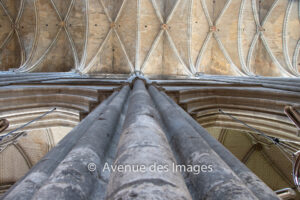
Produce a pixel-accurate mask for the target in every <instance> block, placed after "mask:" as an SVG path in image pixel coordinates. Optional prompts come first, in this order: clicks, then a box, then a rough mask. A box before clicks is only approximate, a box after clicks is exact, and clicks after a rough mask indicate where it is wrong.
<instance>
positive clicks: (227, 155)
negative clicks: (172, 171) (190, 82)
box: [162, 93, 279, 200]
mask: <svg viewBox="0 0 300 200" xmlns="http://www.w3.org/2000/svg"><path fill="white" fill-rule="evenodd" d="M162 94H163V95H164V96H165V97H166V98H167V99H168V100H169V101H170V102H171V103H172V105H173V106H174V108H176V109H177V110H178V112H180V114H181V115H182V116H183V117H184V118H185V119H186V120H187V121H188V122H189V123H190V124H191V125H192V126H193V128H194V129H195V130H196V131H197V132H198V133H199V134H200V135H201V137H202V138H203V139H204V140H205V141H206V142H207V143H208V145H209V146H210V147H211V148H212V149H213V150H214V151H215V152H216V153H217V154H218V155H219V156H220V157H221V158H222V159H223V160H224V161H225V162H226V164H227V165H228V166H229V167H230V168H231V169H232V170H233V171H234V172H235V173H236V175H238V177H239V178H240V179H241V180H242V181H243V182H244V183H245V185H246V186H247V187H248V188H249V189H250V190H251V191H252V192H253V193H254V194H255V196H256V197H257V198H258V199H264V200H271V199H279V198H278V197H277V195H276V194H275V193H274V192H273V190H271V189H270V188H269V187H268V186H267V185H266V184H265V183H264V182H262V181H261V180H260V179H259V178H258V177H257V176H256V175H255V174H254V173H253V172H251V171H250V169H249V168H248V167H246V166H245V165H244V164H243V163H242V162H241V161H240V160H239V159H237V158H236V157H235V156H234V155H233V154H232V153H231V152H230V151H229V150H227V149H226V148H225V147H224V146H223V145H222V144H221V143H219V142H218V141H217V140H216V139H215V138H214V137H212V136H211V135H210V134H209V133H208V132H207V131H206V130H205V129H204V128H202V127H201V126H200V125H199V123H198V122H196V121H195V120H194V119H193V118H192V117H191V116H190V115H189V114H188V113H186V112H185V111H184V110H183V109H182V108H181V107H180V106H178V105H177V104H176V103H175V102H174V101H173V100H172V99H171V98H170V97H168V96H167V95H166V94H165V93H162Z"/></svg>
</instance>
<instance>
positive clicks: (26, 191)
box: [3, 86, 128, 200]
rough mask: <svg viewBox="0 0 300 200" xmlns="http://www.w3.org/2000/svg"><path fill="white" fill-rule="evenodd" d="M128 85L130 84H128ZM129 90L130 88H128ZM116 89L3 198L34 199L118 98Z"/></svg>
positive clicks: (14, 199)
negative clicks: (37, 192) (67, 156)
mask: <svg viewBox="0 0 300 200" xmlns="http://www.w3.org/2000/svg"><path fill="white" fill-rule="evenodd" d="M127 87H128V86H127ZM127 90H128V89H127ZM117 94H118V92H117V91H115V92H114V93H113V94H112V95H111V96H110V97H109V98H108V99H106V100H104V101H103V102H102V103H101V104H100V105H99V106H98V107H96V108H95V109H94V110H93V111H92V112H91V113H90V114H89V115H88V116H87V117H86V118H84V119H83V120H82V121H81V122H80V123H79V124H78V125H77V126H76V127H75V128H74V129H73V130H72V131H71V132H70V133H68V134H67V135H66V136H65V137H64V138H63V139H62V140H61V141H60V142H59V143H58V144H57V145H56V146H55V147H54V148H53V149H52V150H51V151H50V152H49V153H47V154H46V155H45V156H44V157H43V158H42V159H41V160H40V161H39V162H38V163H37V164H36V165H35V166H33V168H31V170H30V171H29V172H28V173H27V174H26V175H25V176H24V177H23V178H21V179H20V180H19V181H18V182H17V183H15V184H14V185H13V186H12V187H11V188H10V190H9V191H8V192H7V193H6V194H5V195H4V196H3V199H13V200H18V199H20V200H27V199H32V196H33V195H34V194H35V192H36V191H37V190H38V189H39V188H40V187H41V186H42V185H43V184H44V182H45V181H46V180H47V179H48V178H49V176H50V175H51V174H52V172H53V171H54V170H55V168H56V167H57V165H58V164H59V163H61V161H62V160H63V159H64V158H65V157H66V155H67V154H68V153H69V152H70V151H71V149H72V148H73V147H74V146H75V145H76V143H77V142H78V140H79V139H80V138H81V137H82V136H83V135H84V134H86V133H87V131H88V130H89V128H90V126H91V125H92V124H93V123H95V120H97V119H98V118H99V116H100V115H101V114H102V113H103V112H104V111H105V110H106V109H107V105H108V104H109V103H110V102H111V101H112V100H113V99H115V98H116V95H117Z"/></svg>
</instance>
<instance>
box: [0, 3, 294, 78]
mask: <svg viewBox="0 0 300 200" xmlns="http://www.w3.org/2000/svg"><path fill="white" fill-rule="evenodd" d="M299 18H300V3H299V1H295V0H290V1H287V0H197V1H195V0H64V1H61V0H19V1H11V0H0V70H2V71H5V70H9V69H12V68H15V70H16V71H18V72H66V71H71V70H73V71H74V70H75V71H77V72H81V73H87V74H130V73H132V72H134V71H141V72H143V73H144V74H146V75H167V76H170V75H174V76H181V75H184V76H186V75H187V76H197V75H199V73H200V74H201V73H205V74H222V75H237V76H251V75H260V76H291V77H292V76H299V74H300V56H299V51H300V40H299V38H300V24H299Z"/></svg>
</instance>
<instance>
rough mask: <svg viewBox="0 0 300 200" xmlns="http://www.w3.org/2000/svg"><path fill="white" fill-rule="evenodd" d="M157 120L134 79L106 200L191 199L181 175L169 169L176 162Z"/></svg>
mask: <svg viewBox="0 0 300 200" xmlns="http://www.w3.org/2000/svg"><path fill="white" fill-rule="evenodd" d="M159 121H160V119H159V114H158V112H157V110H156V109H155V107H154V105H153V102H152V100H151V98H150V96H149V94H148V91H147V90H146V88H145V85H144V83H143V81H142V80H139V79H138V80H136V81H135V83H134V87H133V90H132V92H131V94H130V97H129V106H128V111H127V115H126V118H125V122H124V126H123V131H122V134H121V138H120V141H119V145H118V151H117V155H116V158H115V163H114V166H115V167H117V169H119V170H117V171H115V172H113V173H112V174H111V177H110V182H109V185H108V189H107V193H108V195H107V199H124V200H125V199H161V200H173V199H177V200H180V199H182V200H183V199H185V200H188V199H191V196H190V194H189V191H188V190H187V187H186V185H185V182H184V180H183V177H182V175H181V174H180V173H179V172H174V171H173V170H172V167H173V164H176V161H175V158H174V156H173V154H172V150H171V148H170V146H169V144H168V140H167V138H166V136H165V133H164V131H163V129H162V127H161V125H160V124H159ZM127 166H128V167H127ZM118 167H121V168H122V169H124V168H125V169H126V167H127V169H128V170H126V171H125V170H122V169H121V168H118ZM123 167H124V168H123ZM129 167H131V170H129ZM132 169H133V170H132Z"/></svg>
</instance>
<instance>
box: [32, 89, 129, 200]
mask: <svg viewBox="0 0 300 200" xmlns="http://www.w3.org/2000/svg"><path fill="white" fill-rule="evenodd" d="M128 93H129V86H128V85H126V86H124V87H123V88H122V90H121V91H120V92H119V93H118V94H117V95H116V97H115V98H114V99H113V100H112V101H111V102H110V103H109V104H108V105H107V108H106V110H105V111H104V112H103V113H101V114H100V116H98V118H97V119H95V120H94V123H93V124H92V125H91V126H90V127H89V129H88V131H87V132H86V134H84V135H83V136H82V137H81V138H80V140H79V141H78V143H77V144H76V146H75V147H74V148H73V149H72V150H71V151H70V152H69V153H68V155H67V156H66V157H65V158H64V160H63V161H62V162H61V163H60V164H59V165H58V166H57V168H56V169H55V171H54V172H53V174H52V175H51V176H50V177H49V179H48V181H47V182H46V183H45V184H44V185H43V186H42V187H41V188H40V189H39V190H38V191H37V192H36V194H35V195H34V199H41V200H43V199H72V200H76V199H78V200H79V199H89V197H90V195H91V193H92V192H93V189H94V187H95V185H96V182H97V181H98V178H99V177H100V174H101V169H102V166H103V165H104V162H105V161H104V160H105V153H106V150H107V148H108V146H109V144H110V141H111V139H112V137H113V135H114V133H115V130H116V127H117V124H118V121H119V117H120V113H121V111H122V108H123V105H124V102H125V101H126V99H127V96H128ZM89 164H93V165H94V166H96V167H97V168H96V171H94V172H91V171H89V170H88V166H89ZM103 192H105V191H103Z"/></svg>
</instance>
